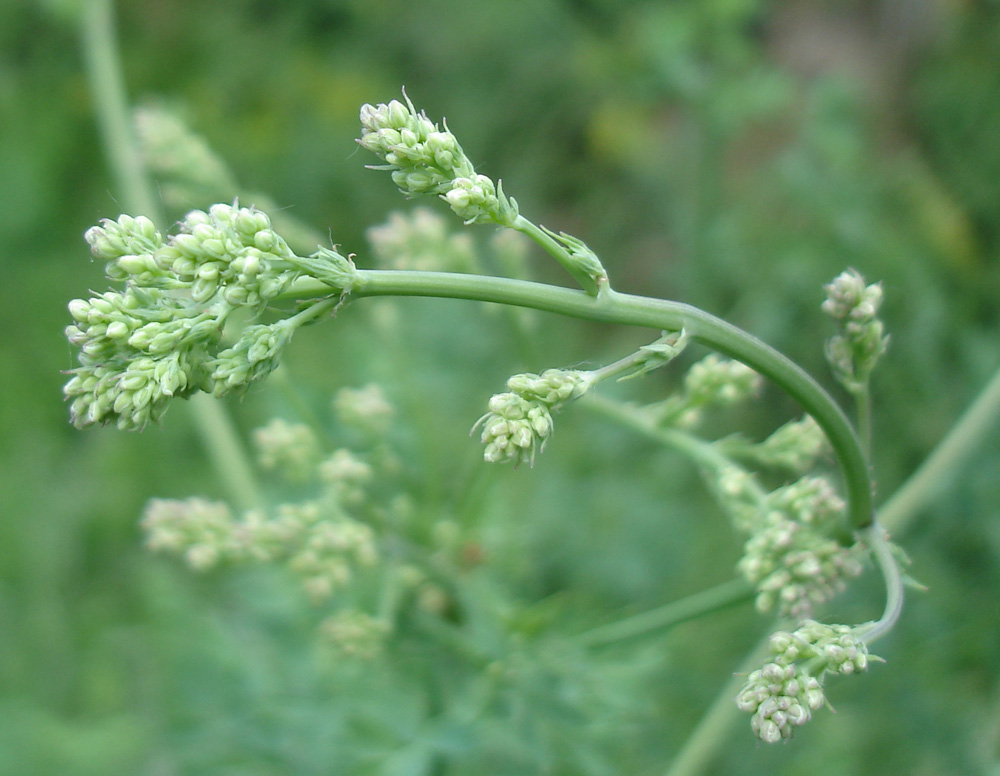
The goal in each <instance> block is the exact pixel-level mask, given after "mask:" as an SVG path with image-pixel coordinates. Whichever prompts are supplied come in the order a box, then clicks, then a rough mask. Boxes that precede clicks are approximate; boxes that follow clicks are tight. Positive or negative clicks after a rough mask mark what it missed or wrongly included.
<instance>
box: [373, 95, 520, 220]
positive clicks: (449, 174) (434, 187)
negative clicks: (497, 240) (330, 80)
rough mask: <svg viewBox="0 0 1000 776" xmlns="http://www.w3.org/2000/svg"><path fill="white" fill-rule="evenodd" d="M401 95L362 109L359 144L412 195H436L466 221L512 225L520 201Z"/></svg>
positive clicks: (451, 137)
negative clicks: (479, 171) (481, 170)
mask: <svg viewBox="0 0 1000 776" xmlns="http://www.w3.org/2000/svg"><path fill="white" fill-rule="evenodd" d="M403 97H404V99H405V100H406V104H405V105H404V104H403V103H401V102H399V101H398V100H393V101H391V102H390V103H389V104H388V105H386V104H379V105H374V106H373V105H364V106H362V108H361V137H360V139H359V140H358V143H359V144H360V145H361V146H362V147H364V148H366V149H368V150H369V151H371V152H372V153H374V154H376V155H377V156H379V157H381V158H382V159H384V160H385V162H386V164H385V166H384V167H376V169H386V170H391V171H392V180H393V182H394V183H395V184H396V185H397V186H398V187H399V189H400V191H402V192H403V193H404V194H406V195H407V196H415V195H417V194H437V195H439V196H441V197H442V198H443V199H444V200H445V201H446V202H447V203H448V204H449V205H450V206H451V208H452V210H454V211H455V213H457V214H458V216H459V217H460V218H462V219H463V220H464V221H466V222H467V223H471V222H477V223H498V224H502V225H504V226H510V225H511V224H513V223H514V220H515V219H516V218H517V203H516V202H515V201H514V200H513V199H510V198H508V197H505V196H504V194H503V190H502V187H501V186H500V185H499V184H496V185H494V183H493V181H492V180H490V179H489V178H487V177H486V176H484V175H477V174H476V170H475V168H474V167H473V165H472V162H471V161H469V157H468V156H466V154H465V151H463V150H462V147H461V146H460V145H459V144H458V140H457V139H456V138H455V136H454V135H453V134H452V133H451V132H450V131H449V130H448V127H447V125H445V127H444V130H443V131H442V130H441V129H440V128H439V127H438V125H437V124H435V123H434V122H432V121H431V120H430V119H428V118H427V115H426V114H425V113H424V112H423V111H421V112H419V113H418V112H417V109H416V108H414V107H413V103H412V102H411V101H410V99H409V98H408V97H406V95H405V93H404V95H403Z"/></svg>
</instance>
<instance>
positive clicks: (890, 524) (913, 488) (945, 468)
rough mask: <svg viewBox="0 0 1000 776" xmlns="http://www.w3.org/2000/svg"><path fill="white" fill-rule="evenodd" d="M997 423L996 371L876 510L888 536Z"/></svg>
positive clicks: (999, 389) (999, 379)
mask: <svg viewBox="0 0 1000 776" xmlns="http://www.w3.org/2000/svg"><path fill="white" fill-rule="evenodd" d="M998 420H1000V370H998V371H997V373H996V374H994V375H993V377H992V378H991V379H990V382H989V383H988V384H987V385H986V387H985V388H984V389H983V391H982V393H980V394H979V396H977V397H976V400H975V401H974V402H973V403H972V404H971V405H970V406H969V408H968V409H967V410H966V411H965V412H964V413H963V414H962V417H961V418H959V420H958V422H957V423H956V424H955V425H954V426H952V428H951V430H950V431H949V432H948V434H947V435H946V436H945V438H944V439H942V440H941V442H940V443H938V446H937V447H936V448H934V451H933V452H932V453H931V454H930V455H929V456H928V457H927V459H926V460H925V461H924V462H923V464H921V466H920V468H919V469H917V470H916V471H915V472H914V473H913V474H912V475H911V476H910V478H909V479H908V480H907V481H906V482H905V483H903V485H902V487H900V488H899V490H897V491H896V492H895V494H894V495H893V496H892V498H890V499H889V500H888V501H887V502H886V503H885V504H884V505H883V506H882V507H881V508H880V509H879V510H878V520H879V523H880V524H881V525H883V526H885V528H886V529H887V530H889V531H891V532H892V533H898V532H899V531H902V530H903V529H904V528H905V527H906V525H907V523H909V522H910V520H911V519H913V517H914V516H915V515H916V514H917V513H918V512H919V511H920V509H921V508H922V507H923V506H924V504H926V503H927V501H928V500H929V499H930V498H932V497H933V496H934V494H935V493H936V492H937V491H938V490H939V489H940V488H941V487H942V485H943V484H944V483H945V482H947V481H948V480H949V479H950V477H951V476H952V475H953V474H954V473H955V471H957V470H958V468H959V466H961V464H962V463H963V462H964V461H965V460H966V459H967V458H968V457H969V456H970V455H971V454H972V452H973V451H974V450H975V449H976V448H977V447H978V446H979V445H980V444H981V443H982V442H983V440H984V439H985V438H986V436H987V435H988V434H993V433H994V429H995V427H996V424H997V421H998Z"/></svg>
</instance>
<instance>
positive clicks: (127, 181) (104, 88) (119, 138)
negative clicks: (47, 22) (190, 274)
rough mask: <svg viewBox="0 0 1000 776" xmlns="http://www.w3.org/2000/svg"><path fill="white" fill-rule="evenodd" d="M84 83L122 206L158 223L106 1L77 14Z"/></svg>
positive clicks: (111, 5) (88, 5)
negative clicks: (92, 104)
mask: <svg viewBox="0 0 1000 776" xmlns="http://www.w3.org/2000/svg"><path fill="white" fill-rule="evenodd" d="M82 34H83V55H84V60H85V62H86V71H87V80H88V82H89V84H90V92H91V96H92V97H93V100H94V108H95V110H96V114H97V123H98V126H99V127H100V130H101V138H102V140H103V141H104V153H105V156H106V157H107V160H108V164H109V165H110V166H111V170H112V172H113V174H114V178H115V180H116V182H117V184H118V186H119V187H120V188H121V199H122V202H121V204H122V206H124V207H125V208H127V209H128V210H130V211H132V212H133V213H143V214H145V215H146V216H147V217H148V218H150V219H151V220H153V221H154V222H155V223H159V224H162V223H163V218H162V214H161V213H160V207H159V203H158V202H157V200H156V197H155V196H153V189H152V187H151V186H150V184H149V180H148V178H147V177H146V171H145V168H144V167H143V163H142V157H141V155H140V154H139V149H138V147H137V146H136V143H135V141H134V139H133V136H132V124H131V121H130V120H129V109H128V99H127V97H126V94H125V79H124V78H123V76H122V68H121V57H120V55H119V51H118V40H117V31H116V28H115V15H114V3H113V2H112V0H90V2H87V3H85V4H84V11H83V28H82Z"/></svg>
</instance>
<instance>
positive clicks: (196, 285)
mask: <svg viewBox="0 0 1000 776" xmlns="http://www.w3.org/2000/svg"><path fill="white" fill-rule="evenodd" d="M86 238H87V242H88V243H89V244H90V249H91V253H92V254H93V255H94V257H95V258H97V259H100V260H102V261H104V262H106V264H105V271H106V274H107V276H108V278H109V279H111V280H113V281H116V282H118V283H121V284H123V288H122V290H111V291H107V292H105V293H103V294H95V295H94V296H93V297H92V298H90V299H74V300H73V301H72V302H70V304H69V311H70V315H71V316H72V317H73V323H72V324H71V325H70V326H68V327H67V328H66V336H67V338H68V339H69V341H70V342H71V343H72V344H73V345H75V346H77V347H78V348H79V364H80V366H79V367H77V368H76V369H73V370H71V375H72V376H71V377H70V379H69V381H68V382H67V383H66V386H65V387H64V389H63V390H64V393H65V395H66V398H67V399H69V400H70V401H71V404H70V415H71V418H72V421H73V423H74V424H75V425H76V426H78V427H84V426H89V425H93V424H107V423H114V424H116V425H117V426H118V427H119V428H122V429H137V428H142V427H143V426H145V425H146V424H147V423H149V422H150V421H155V420H157V419H159V418H160V417H161V416H162V414H163V413H164V412H165V411H166V408H167V404H168V402H169V400H170V399H171V398H172V397H175V396H180V397H187V396H189V395H191V394H192V393H194V392H196V391H206V392H209V393H212V394H214V395H216V396H226V395H230V394H239V393H242V392H244V391H246V389H247V388H248V387H249V386H250V385H251V384H253V383H254V382H256V381H258V380H260V379H262V378H263V377H265V376H266V375H267V374H269V373H270V372H271V371H272V370H273V369H274V368H275V366H276V365H277V363H278V359H279V358H280V355H281V352H282V350H283V348H284V346H285V345H286V344H287V343H288V341H289V340H290V338H291V336H292V334H293V333H294V331H295V329H296V328H297V327H298V326H300V325H303V324H304V323H307V322H309V320H311V316H310V315H309V313H308V311H303V313H300V314H298V315H296V316H294V317H291V318H288V319H285V320H281V321H278V322H277V323H273V324H254V325H251V326H247V327H246V328H245V329H244V330H243V331H242V332H241V333H240V335H239V337H238V338H237V340H236V342H235V343H234V344H233V345H232V346H230V347H224V346H223V341H222V340H223V326H224V324H225V323H226V321H227V320H228V319H229V317H230V315H231V314H232V312H233V311H234V310H236V309H241V308H242V309H248V310H249V311H250V312H251V314H252V315H257V314H259V313H261V312H262V311H263V309H264V308H265V306H267V304H268V303H269V302H271V301H272V300H273V299H274V298H275V297H277V296H278V295H279V294H281V293H282V292H283V291H285V290H286V289H287V288H288V287H289V286H290V284H291V283H292V282H293V281H294V280H295V279H296V278H297V277H299V276H300V275H302V274H311V275H314V276H317V277H319V276H322V277H320V279H322V280H323V281H324V282H331V278H333V277H334V276H335V274H336V273H337V272H340V273H341V274H342V275H345V276H346V274H348V273H349V272H350V271H351V270H352V269H353V265H351V263H350V261H349V259H346V258H344V257H342V256H339V254H336V253H335V252H333V251H329V250H327V251H321V252H320V253H318V254H316V256H314V257H310V258H307V259H302V258H299V257H297V256H295V255H294V254H293V253H292V252H291V250H290V249H289V248H288V246H287V244H286V243H285V241H284V240H283V239H282V238H281V237H280V235H278V234H277V233H276V232H275V231H274V230H273V229H272V228H271V224H270V219H269V218H268V217H267V215H266V214H264V213H262V212H260V211H258V210H254V209H253V208H245V207H244V208H241V207H238V206H236V205H214V206H213V207H212V208H211V209H210V210H209V211H208V212H203V211H200V210H195V211H192V212H191V213H189V214H188V215H187V216H186V217H185V218H184V220H183V221H181V223H180V225H179V229H178V232H177V233H176V234H173V235H170V236H168V237H167V238H166V239H164V237H163V236H162V235H161V234H160V232H158V231H157V230H156V228H155V226H154V225H153V223H152V222H151V221H150V220H149V219H148V218H145V217H143V216H138V217H135V218H133V217H131V216H127V215H123V216H120V217H119V218H118V220H117V221H111V220H108V219H106V220H104V221H102V222H101V224H100V225H99V226H95V227H93V228H91V229H90V230H88V232H87V234H86Z"/></svg>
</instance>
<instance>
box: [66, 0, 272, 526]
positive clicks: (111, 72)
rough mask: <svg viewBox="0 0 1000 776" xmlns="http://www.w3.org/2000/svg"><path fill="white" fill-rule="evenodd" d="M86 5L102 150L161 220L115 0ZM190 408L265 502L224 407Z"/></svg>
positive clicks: (221, 471)
mask: <svg viewBox="0 0 1000 776" xmlns="http://www.w3.org/2000/svg"><path fill="white" fill-rule="evenodd" d="M85 5H86V9H85V10H84V14H83V24H82V28H81V34H82V43H83V54H84V59H85V60H86V65H87V76H88V80H89V83H90V88H91V92H92V94H93V99H94V106H95V110H96V113H97V122H98V125H99V127H100V130H101V136H102V138H103V140H104V151H105V154H106V155H107V159H108V164H109V165H110V166H111V169H112V171H113V173H114V176H115V179H116V181H117V184H118V186H119V187H120V189H121V206H122V208H123V210H125V211H126V212H129V211H130V212H132V213H143V214H144V215H146V217H147V218H150V219H151V220H152V221H153V222H154V223H157V224H162V223H163V222H164V216H163V213H162V212H161V209H160V207H159V202H158V201H157V199H156V197H155V196H154V195H153V188H152V186H151V185H150V182H149V179H148V177H147V176H146V170H145V167H144V165H143V163H142V155H141V154H140V153H139V147H138V144H137V143H136V142H135V138H134V136H133V133H132V124H131V121H130V118H129V108H128V97H127V95H126V93H125V79H124V77H123V75H122V67H121V57H120V55H119V51H118V43H117V37H116V31H115V17H114V5H113V3H112V1H111V0H90V2H88V3H86V4H85ZM191 408H192V411H193V412H194V416H195V427H196V429H197V431H198V434H199V435H200V437H201V440H202V444H204V445H205V448H206V449H207V450H208V455H209V460H210V461H211V462H212V466H213V468H214V469H215V471H216V474H217V475H218V477H219V478H220V480H221V481H222V482H224V483H225V486H226V489H227V491H228V492H229V495H230V497H231V499H232V500H233V502H234V503H235V504H237V505H238V506H240V507H244V508H246V507H250V506H254V505H256V504H259V503H261V500H260V493H259V491H258V488H257V481H256V478H255V477H254V475H253V467H252V466H251V465H250V461H249V459H248V458H247V456H246V452H245V451H244V449H243V445H242V443H241V442H240V439H239V435H238V434H237V432H236V428H235V426H234V425H233V422H232V420H231V419H230V418H229V416H228V415H227V413H226V411H225V408H224V407H223V406H222V405H221V404H220V403H219V402H217V401H215V400H214V399H213V398H212V397H210V396H208V395H205V394H197V395H195V396H193V397H191Z"/></svg>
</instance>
